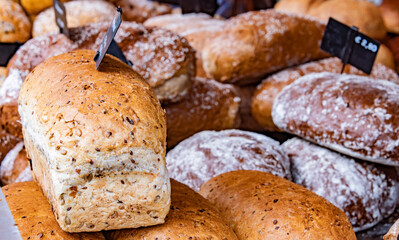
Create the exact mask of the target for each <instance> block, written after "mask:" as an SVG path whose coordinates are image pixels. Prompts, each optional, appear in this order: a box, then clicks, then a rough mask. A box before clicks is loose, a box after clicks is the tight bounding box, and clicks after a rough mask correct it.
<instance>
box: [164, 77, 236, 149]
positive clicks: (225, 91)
mask: <svg viewBox="0 0 399 240" xmlns="http://www.w3.org/2000/svg"><path fill="white" fill-rule="evenodd" d="M239 105H240V98H239V97H238V96H237V94H236V93H235V91H234V87H233V86H231V85H229V84H222V83H219V82H216V81H214V80H208V79H201V78H196V79H195V80H194V82H193V86H192V88H191V92H190V93H189V94H187V96H186V97H185V99H183V100H182V101H180V102H178V103H174V104H167V105H165V106H164V109H165V111H166V119H167V123H168V127H167V130H168V134H167V143H168V148H171V147H173V146H175V145H176V144H178V143H179V142H180V141H182V140H184V139H186V138H188V137H190V136H191V135H193V134H195V133H197V132H200V131H203V130H223V129H230V128H237V127H238V126H239V125H240V117H239Z"/></svg>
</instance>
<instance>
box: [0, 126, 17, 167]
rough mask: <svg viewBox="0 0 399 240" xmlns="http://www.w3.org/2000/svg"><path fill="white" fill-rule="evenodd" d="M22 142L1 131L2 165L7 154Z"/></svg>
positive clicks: (0, 152)
mask: <svg viewBox="0 0 399 240" xmlns="http://www.w3.org/2000/svg"><path fill="white" fill-rule="evenodd" d="M20 141H21V139H19V138H16V137H15V136H13V135H10V134H8V133H6V132H5V131H3V130H0V163H1V161H3V159H4V158H5V156H6V155H7V153H8V152H9V151H10V150H11V149H13V148H14V147H15V145H17V143H18V142H20Z"/></svg>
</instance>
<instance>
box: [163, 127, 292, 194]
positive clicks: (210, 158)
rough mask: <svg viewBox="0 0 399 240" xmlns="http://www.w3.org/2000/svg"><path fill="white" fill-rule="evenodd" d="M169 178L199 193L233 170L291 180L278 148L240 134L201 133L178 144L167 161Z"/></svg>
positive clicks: (253, 135) (259, 137) (271, 142)
mask: <svg viewBox="0 0 399 240" xmlns="http://www.w3.org/2000/svg"><path fill="white" fill-rule="evenodd" d="M166 162H167V166H168V170H169V174H170V176H171V177H172V178H174V179H176V180H178V181H180V182H183V183H185V184H187V185H188V186H190V187H191V188H192V189H194V190H196V191H198V190H199V188H200V186H201V185H202V184H204V183H205V182H206V181H208V180H209V179H211V178H213V177H215V176H217V175H219V174H222V173H225V172H231V171H236V170H243V169H245V170H258V171H262V172H269V173H272V174H274V175H277V176H280V177H284V178H287V179H291V173H290V163H289V160H288V158H287V156H286V155H285V153H284V152H283V150H282V149H281V147H280V144H279V143H278V142H277V141H275V140H273V139H271V138H269V137H267V136H264V135H261V134H258V133H253V132H246V131H241V130H224V131H220V132H216V131H203V132H200V133H197V134H195V135H193V136H191V137H190V138H187V139H185V140H184V141H182V142H181V143H179V144H178V145H177V146H176V147H175V148H173V149H172V150H170V151H169V152H168V154H167V157H166Z"/></svg>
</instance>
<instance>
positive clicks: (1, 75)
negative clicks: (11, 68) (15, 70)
mask: <svg viewBox="0 0 399 240" xmlns="http://www.w3.org/2000/svg"><path fill="white" fill-rule="evenodd" d="M7 75H8V70H7V68H6V67H0V87H1V85H2V84H3V82H4V79H5V78H6V77H7Z"/></svg>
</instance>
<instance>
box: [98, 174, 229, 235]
mask: <svg viewBox="0 0 399 240" xmlns="http://www.w3.org/2000/svg"><path fill="white" fill-rule="evenodd" d="M171 187H172V203H171V209H170V212H169V214H168V216H167V217H166V221H165V223H164V224H162V225H158V226H154V227H146V228H138V229H127V230H120V231H113V232H106V233H105V235H106V236H107V239H108V240H139V239H214V240H234V239H237V236H236V235H235V234H234V232H233V230H232V229H231V228H230V227H229V226H228V225H227V224H226V223H225V222H224V221H223V220H222V218H221V217H220V214H219V212H218V210H217V209H216V208H215V207H214V206H213V205H212V204H211V203H210V202H209V201H208V200H206V199H205V198H203V197H202V196H201V195H199V194H198V193H196V192H195V191H194V190H192V189H190V188H189V187H188V186H186V185H184V184H182V183H179V182H178V181H175V180H173V179H171Z"/></svg>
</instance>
